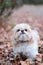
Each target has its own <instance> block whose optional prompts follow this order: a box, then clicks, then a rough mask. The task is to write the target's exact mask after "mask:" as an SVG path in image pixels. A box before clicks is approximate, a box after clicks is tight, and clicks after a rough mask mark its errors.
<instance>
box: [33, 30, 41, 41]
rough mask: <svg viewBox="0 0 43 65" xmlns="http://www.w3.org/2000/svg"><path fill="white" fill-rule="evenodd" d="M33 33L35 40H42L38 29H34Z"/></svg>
mask: <svg viewBox="0 0 43 65" xmlns="http://www.w3.org/2000/svg"><path fill="white" fill-rule="evenodd" d="M32 35H33V38H34V40H35V41H37V42H38V41H39V40H40V36H39V33H38V31H37V30H32Z"/></svg>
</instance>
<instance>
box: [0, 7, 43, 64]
mask: <svg viewBox="0 0 43 65" xmlns="http://www.w3.org/2000/svg"><path fill="white" fill-rule="evenodd" d="M26 9H27V8H26ZM21 22H26V23H28V24H30V25H31V26H32V28H33V29H36V30H38V32H39V35H40V44H39V53H40V55H41V57H42V59H41V62H39V61H35V62H34V63H31V62H30V61H28V62H26V61H23V58H24V57H23V56H22V57H21V58H22V60H21V59H19V58H18V57H17V58H16V59H14V53H13V50H12V43H11V35H12V28H13V26H14V25H15V24H17V23H21ZM0 65H43V17H42V16H38V15H37V16H36V15H33V14H30V13H29V12H28V10H24V8H23V9H19V10H16V11H15V12H13V13H12V14H11V16H10V17H9V18H8V20H7V21H6V23H5V22H4V21H3V20H2V19H1V18H0Z"/></svg>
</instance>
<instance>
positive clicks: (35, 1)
mask: <svg viewBox="0 0 43 65" xmlns="http://www.w3.org/2000/svg"><path fill="white" fill-rule="evenodd" d="M23 2H24V3H26V4H43V0H23Z"/></svg>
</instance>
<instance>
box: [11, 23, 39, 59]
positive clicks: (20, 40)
mask: <svg viewBox="0 0 43 65" xmlns="http://www.w3.org/2000/svg"><path fill="white" fill-rule="evenodd" d="M38 41H39V35H38V32H37V31H36V30H32V29H31V27H30V25H28V24H26V23H21V24H17V25H16V26H15V27H14V28H13V35H12V43H13V51H14V55H15V56H16V55H18V54H20V53H21V52H22V53H23V54H24V55H26V56H28V58H29V59H31V60H34V59H35V58H36V55H37V54H38Z"/></svg>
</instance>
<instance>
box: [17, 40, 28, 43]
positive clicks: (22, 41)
mask: <svg viewBox="0 0 43 65" xmlns="http://www.w3.org/2000/svg"><path fill="white" fill-rule="evenodd" d="M18 42H21V43H26V42H29V40H26V41H24V40H19V41H18Z"/></svg>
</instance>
